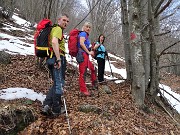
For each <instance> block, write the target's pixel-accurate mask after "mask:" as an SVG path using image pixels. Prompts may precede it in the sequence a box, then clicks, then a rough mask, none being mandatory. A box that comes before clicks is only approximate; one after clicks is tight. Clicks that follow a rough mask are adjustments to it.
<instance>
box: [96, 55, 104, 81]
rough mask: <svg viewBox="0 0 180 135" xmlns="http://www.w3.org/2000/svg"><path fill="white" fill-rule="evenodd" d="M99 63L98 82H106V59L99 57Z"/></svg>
mask: <svg viewBox="0 0 180 135" xmlns="http://www.w3.org/2000/svg"><path fill="white" fill-rule="evenodd" d="M97 63H98V81H99V82H102V81H104V69H105V59H103V58H99V57H97Z"/></svg>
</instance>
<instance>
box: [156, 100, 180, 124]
mask: <svg viewBox="0 0 180 135" xmlns="http://www.w3.org/2000/svg"><path fill="white" fill-rule="evenodd" d="M155 101H156V103H158V104H159V105H160V106H161V107H162V108H163V109H164V111H165V112H166V113H167V114H168V115H169V116H170V117H171V118H172V120H173V121H174V122H175V123H177V125H179V123H178V122H177V121H176V120H175V118H174V117H173V116H172V115H171V113H170V112H168V110H167V109H166V108H165V106H164V105H163V103H162V102H161V101H157V100H155Z"/></svg>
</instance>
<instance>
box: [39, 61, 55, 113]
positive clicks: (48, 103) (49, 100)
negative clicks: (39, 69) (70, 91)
mask: <svg viewBox="0 0 180 135" xmlns="http://www.w3.org/2000/svg"><path fill="white" fill-rule="evenodd" d="M54 61H55V60H54V58H52V59H50V58H49V59H47V66H48V68H49V71H50V73H51V77H52V80H54V79H53V77H54V75H53V70H54V65H53V64H52V63H54ZM53 92H54V85H53V86H52V87H51V88H50V89H49V92H48V94H47V95H46V98H45V100H44V101H43V108H42V112H43V113H44V114H48V113H50V110H51V107H52V104H53Z"/></svg>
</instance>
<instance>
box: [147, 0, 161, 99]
mask: <svg viewBox="0 0 180 135" xmlns="http://www.w3.org/2000/svg"><path fill="white" fill-rule="evenodd" d="M152 12H153V10H152V0H148V13H149V14H148V18H149V29H150V31H149V40H150V42H151V44H150V51H151V53H150V61H151V63H150V64H151V73H150V94H151V95H152V96H156V95H157V89H158V86H159V78H158V77H159V62H158V59H157V55H156V43H155V39H154V27H155V24H154V14H153V13H152Z"/></svg>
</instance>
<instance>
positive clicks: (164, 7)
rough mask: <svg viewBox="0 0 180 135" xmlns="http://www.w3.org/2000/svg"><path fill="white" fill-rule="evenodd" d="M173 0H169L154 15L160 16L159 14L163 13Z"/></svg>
mask: <svg viewBox="0 0 180 135" xmlns="http://www.w3.org/2000/svg"><path fill="white" fill-rule="evenodd" d="M171 2H172V0H169V1H168V2H167V3H166V4H165V5H164V6H163V7H162V8H161V9H160V11H159V12H157V13H155V15H154V17H155V18H156V17H158V15H159V14H161V13H162V12H163V11H164V10H165V9H166V8H167V7H168V6H169V5H170V3H171Z"/></svg>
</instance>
